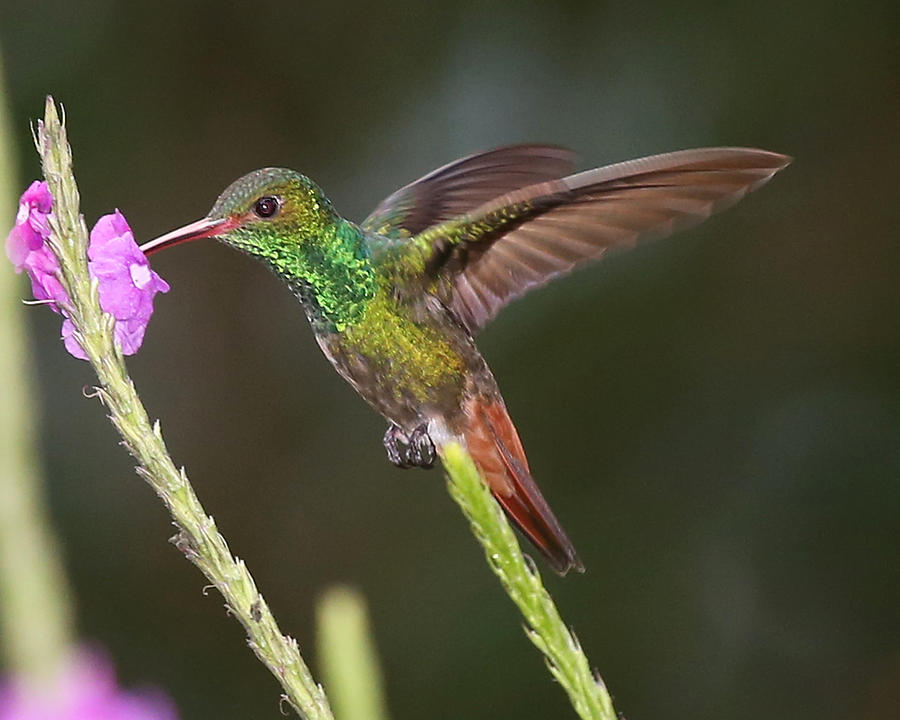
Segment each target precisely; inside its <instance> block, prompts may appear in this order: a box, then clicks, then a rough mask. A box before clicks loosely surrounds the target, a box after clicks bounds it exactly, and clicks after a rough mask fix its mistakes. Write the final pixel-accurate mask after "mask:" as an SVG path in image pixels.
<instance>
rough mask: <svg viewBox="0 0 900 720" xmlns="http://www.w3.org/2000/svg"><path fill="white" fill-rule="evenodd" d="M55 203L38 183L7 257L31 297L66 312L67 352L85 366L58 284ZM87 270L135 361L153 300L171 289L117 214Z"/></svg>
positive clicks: (95, 238) (23, 205) (22, 209)
mask: <svg viewBox="0 0 900 720" xmlns="http://www.w3.org/2000/svg"><path fill="white" fill-rule="evenodd" d="M52 205H53V198H52V197H51V196H50V191H49V189H48V188H47V183H45V182H41V181H37V180H35V181H34V182H33V183H32V184H31V186H30V187H29V188H28V189H27V190H26V191H25V193H24V194H23V195H22V198H21V200H20V201H19V212H18V214H17V215H16V224H15V226H14V227H13V229H12V230H10V232H9V235H8V236H7V238H6V254H7V256H8V257H9V259H10V261H12V263H13V265H15V268H16V272H22V271H23V270H24V271H25V272H26V273H27V274H28V277H29V278H31V291H32V292H33V293H34V297H35V298H36V299H37V300H44V301H47V304H48V305H49V306H50V307H51V308H52V309H53V310H54V311H55V312H61V313H62V314H63V315H64V316H66V319H65V320H64V321H63V326H62V337H63V340H64V342H65V346H66V350H68V351H69V352H70V353H71V354H72V355H74V356H75V357H77V358H81V359H82V360H86V359H87V355H85V352H84V349H83V348H82V347H81V345H80V344H79V342H78V340H77V339H76V338H75V335H74V333H75V327H74V325H73V324H72V321H71V320H70V319H69V318H68V315H67V313H66V307H67V306H68V305H69V297H68V295H67V294H66V291H65V288H63V286H62V284H61V283H60V281H59V261H58V260H57V259H56V256H55V255H54V254H53V253H52V252H51V250H50V248H49V247H48V245H47V242H46V240H47V238H49V237H50V222H49V218H50V217H51V215H52ZM88 269H89V271H90V273H91V277H93V278H96V279H97V284H98V293H99V296H100V307H101V308H103V311H104V312H106V313H109V314H110V315H112V316H113V317H114V318H115V319H116V325H115V339H116V344H117V345H118V346H119V347H120V348H121V350H122V352H123V353H124V354H125V355H133V354H134V353H136V352H137V351H138V349H139V348H140V347H141V343H142V342H143V341H144V331H145V330H146V329H147V324H148V323H149V322H150V317H151V315H153V297H154V296H155V295H156V293H158V292H168V291H169V285H168V283H166V281H165V280H163V279H162V278H161V277H160V276H159V275H157V274H156V273H155V272H153V270H151V269H150V263H149V262H148V261H147V258H146V256H145V255H144V253H142V252H141V250H140V248H139V247H138V246H137V243H135V241H134V235H133V234H132V232H131V228H130V227H128V222H127V221H126V220H125V216H124V215H122V213H120V212H119V211H118V210H116V211H115V212H114V213H113V214H111V215H104V216H103V217H101V218H100V219H99V220H98V221H97V224H96V225H94V228H93V230H91V237H90V244H89V246H88Z"/></svg>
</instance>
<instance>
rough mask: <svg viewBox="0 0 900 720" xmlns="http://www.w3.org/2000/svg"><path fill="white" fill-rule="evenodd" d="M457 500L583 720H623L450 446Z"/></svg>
mask: <svg viewBox="0 0 900 720" xmlns="http://www.w3.org/2000/svg"><path fill="white" fill-rule="evenodd" d="M443 460H444V467H445V469H446V471H447V478H448V482H447V484H448V487H449V490H450V494H451V495H452V496H453V499H454V500H455V501H456V503H457V504H458V505H459V507H460V508H461V509H462V511H463V513H464V514H465V516H466V518H467V519H468V520H469V523H470V524H471V526H472V532H473V533H474V534H475V537H476V538H477V539H478V541H479V542H480V543H481V545H482V547H483V548H484V552H485V555H486V556H487V561H488V564H489V565H490V567H491V570H493V571H494V574H495V575H496V576H497V577H498V578H499V579H500V583H501V584H502V585H503V589H504V590H506V592H507V594H508V595H509V597H510V598H511V599H512V601H513V602H514V603H515V604H516V607H518V608H519V611H520V612H521V613H522V617H523V618H525V623H526V627H525V634H526V635H527V636H528V639H529V640H531V642H532V643H534V645H535V646H536V647H537V648H538V650H540V651H541V652H542V653H543V654H544V657H545V658H546V661H547V668H548V669H549V670H550V674H551V675H553V677H554V678H556V680H557V681H558V682H559V684H560V685H562V687H563V690H565V691H566V694H567V695H568V696H569V700H570V702H571V703H572V707H574V708H575V712H576V713H578V716H579V717H580V718H582V720H617V717H616V712H615V710H614V709H613V704H612V699H611V698H610V696H609V693H608V692H607V691H606V686H605V685H604V684H603V681H602V680H601V679H600V677H599V676H598V675H596V674H595V673H594V672H593V671H592V670H591V667H590V664H589V663H588V659H587V657H586V656H585V654H584V651H583V650H582V649H581V645H580V644H579V642H578V640H577V638H576V637H575V635H574V634H573V633H572V631H571V630H570V629H569V628H568V627H567V626H566V624H565V623H564V622H563V619H562V617H561V616H560V614H559V610H557V608H556V604H555V603H554V602H553V598H552V597H550V594H549V593H548V592H547V590H546V589H545V588H544V585H543V583H542V582H541V576H540V575H539V574H538V571H537V568H536V567H535V566H534V564H533V563H531V562H529V561H528V560H527V559H526V558H525V556H524V555H523V554H522V550H521V548H520V547H519V543H518V541H517V540H516V536H515V534H514V533H513V530H512V528H511V527H510V525H509V522H508V521H507V519H506V516H505V515H504V514H503V511H502V510H501V509H500V506H499V505H498V504H497V501H496V500H494V498H493V497H492V495H491V493H490V490H489V489H488V488H487V486H486V485H485V483H484V481H483V479H482V478H481V476H480V475H479V473H478V470H477V469H476V467H475V464H474V463H473V462H472V458H471V457H470V456H469V454H468V453H467V452H466V451H465V450H464V449H463V448H462V447H460V446H459V445H451V446H448V447H447V448H445V450H444V457H443Z"/></svg>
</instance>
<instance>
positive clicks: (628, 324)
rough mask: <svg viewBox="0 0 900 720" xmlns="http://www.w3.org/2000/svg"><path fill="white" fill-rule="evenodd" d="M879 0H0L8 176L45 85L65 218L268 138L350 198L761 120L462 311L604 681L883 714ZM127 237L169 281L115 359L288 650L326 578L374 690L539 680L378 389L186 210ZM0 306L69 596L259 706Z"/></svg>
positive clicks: (416, 714)
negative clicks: (641, 228) (501, 295)
mask: <svg viewBox="0 0 900 720" xmlns="http://www.w3.org/2000/svg"><path fill="white" fill-rule="evenodd" d="M898 7H900V6H898V4H897V3H896V2H894V1H893V0H885V1H884V2H880V3H879V2H871V3H869V2H858V3H852V4H851V3H845V2H829V1H823V0H819V1H817V2H811V1H809V0H800V1H799V2H794V3H783V2H766V1H763V2H755V3H747V2H726V3H720V2H711V1H709V0H707V1H703V2H688V3H671V4H658V5H656V6H655V7H654V8H652V9H651V7H649V6H648V5H645V4H643V3H632V2H584V3H579V2H554V3H542V2H512V1H509V2H501V3H492V4H490V5H488V4H486V3H476V2H460V1H459V0H454V1H453V2H432V3H425V4H423V3H391V4H372V3H364V2H350V3H315V4H313V3H302V2H294V3H284V2H253V3H250V2H247V3H240V2H237V3H218V4H213V3H186V2H181V1H177V0H163V1H160V2H155V3H130V2H114V1H113V0H107V1H83V2H78V3H73V2H68V1H63V0H55V1H48V2H42V3H38V4H22V3H13V2H11V0H2V4H0V51H2V54H3V61H4V63H5V67H6V73H7V86H8V91H9V97H8V98H6V100H7V102H8V104H9V105H10V107H11V110H12V118H13V123H14V125H13V127H14V129H15V130H16V131H17V132H18V135H17V140H18V143H19V145H18V166H19V167H20V168H21V178H22V185H23V187H24V186H25V183H26V181H30V179H32V178H34V177H37V176H38V174H39V166H38V162H37V158H36V156H35V155H34V153H33V151H32V148H31V146H30V143H31V138H30V135H29V131H28V122H29V120H30V119H32V118H35V117H37V116H39V114H40V113H41V112H42V108H43V99H44V95H45V94H46V93H48V92H50V93H53V94H54V95H55V96H56V98H57V99H59V100H60V101H62V102H63V103H64V104H65V107H66V110H67V114H68V119H69V133H70V138H71V140H72V143H73V145H74V151H75V158H76V170H77V174H78V180H79V182H80V187H81V191H82V196H83V208H84V211H85V213H86V216H87V217H88V219H89V221H92V220H93V219H95V218H96V217H97V216H98V215H100V214H102V213H106V212H109V211H111V210H112V209H113V208H114V207H119V208H121V209H122V210H123V211H124V212H125V213H126V214H127V215H128V218H129V220H130V221H131V223H132V226H133V227H134V229H135V233H136V235H137V237H138V239H139V240H146V239H149V238H150V237H152V236H153V235H155V234H158V233H160V232H163V231H166V230H169V229H171V228H173V227H175V226H177V225H180V224H182V223H184V222H187V221H190V220H193V219H196V218H197V217H200V216H201V215H203V214H204V213H205V212H206V210H207V209H208V208H209V206H210V205H211V204H212V202H213V200H214V199H215V197H216V195H217V194H218V193H219V192H220V190H221V189H222V188H224V187H225V185H226V184H228V183H229V182H230V181H231V180H233V179H234V178H235V177H237V176H239V175H241V174H242V173H244V172H246V171H248V170H251V169H254V168H257V167H260V166H264V165H270V164H277V165H285V166H288V167H293V168H297V169H300V170H302V171H304V172H306V173H307V174H309V175H310V176H312V177H313V178H315V179H316V180H317V181H319V182H320V184H321V185H322V186H323V187H324V188H325V189H326V191H327V192H328V193H329V194H330V196H331V197H332V199H333V200H334V202H335V204H336V205H337V207H338V208H339V209H340V210H341V211H342V212H343V213H344V214H346V215H347V216H349V217H351V218H355V219H361V218H362V217H363V216H365V215H366V214H367V213H368V211H369V210H370V209H371V208H372V207H373V206H374V205H375V204H376V203H377V202H378V200H380V199H381V198H382V197H384V196H385V195H387V194H388V193H390V192H391V191H392V190H394V189H395V188H396V187H398V186H399V185H401V184H403V183H405V182H408V181H409V180H412V179H413V178H415V177H417V176H419V175H421V174H423V173H424V172H426V171H428V170H430V169H432V168H433V167H436V166H437V165H440V164H443V163H445V162H447V161H449V160H452V159H454V158H456V157H458V156H460V155H464V154H468V153H470V152H473V151H475V150H479V149H486V148H489V147H492V146H495V145H500V144H507V143H513V142H520V141H547V142H554V143H559V144H564V145H568V146H571V147H573V148H575V149H576V150H578V151H579V152H580V153H581V156H582V157H583V165H582V167H584V168H586V167H593V166H596V165H600V164H604V163H609V162H614V161H619V160H625V159H629V158H631V157H637V156H640V155H647V154H651V153H657V152H664V151H668V150H674V149H680V148H687V147H695V146H703V145H728V144H735V145H750V146H758V147H763V148H767V149H771V150H776V151H781V152H785V153H788V154H790V155H793V156H794V158H795V162H794V165H792V166H791V167H790V168H789V169H788V170H787V171H785V172H784V173H782V174H781V175H779V176H778V177H776V178H775V179H774V180H773V181H772V183H771V184H769V185H768V186H766V187H765V188H764V189H762V190H761V191H759V192H758V193H755V194H753V195H752V196H750V197H749V198H748V199H746V200H745V201H743V202H742V203H741V204H740V205H739V206H737V207H736V208H734V209H732V210H729V211H728V212H727V213H725V214H723V215H720V216H717V217H716V218H714V219H713V220H712V221H710V222H708V223H706V224H704V225H703V226H702V227H700V228H698V229H695V230H692V231H690V232H687V233H684V234H682V235H680V236H677V237H676V238H672V239H669V240H665V241H662V242H659V243H656V244H650V245H646V246H643V247H641V248H639V249H637V250H636V251H634V252H630V253H626V254H620V255H617V256H615V257H613V258H610V259H609V260H608V261H606V262H604V263H601V264H600V265H597V266H595V267H592V268H590V269H588V270H585V271H582V272H580V273H578V274H576V275H575V276H574V277H572V278H570V279H568V280H567V281H565V282H561V283H558V284H556V285H553V286H552V287H550V288H549V289H546V290H544V291H541V292H538V293H535V294H534V295H532V296H530V297H528V298H527V299H526V300H524V301H522V302H519V303H518V304H515V305H514V306H512V307H510V308H509V309H508V310H506V311H504V312H503V313H502V314H501V316H500V317H499V318H498V319H497V320H496V322H494V323H493V324H492V325H491V326H490V327H489V328H488V329H487V330H486V331H485V332H484V333H483V335H482V336H481V338H480V344H481V347H482V350H483V351H484V353H485V355H486V356H487V358H488V361H489V362H490V363H491V365H492V367H493V369H494V372H495V374H496V376H497V378H498V380H499V382H500V385H501V388H502V389H503V391H504V394H505V396H506V400H507V404H508V406H509V408H510V411H511V413H512V416H513V417H514V419H515V420H516V422H517V424H518V427H519V430H520V432H521V434H522V437H523V440H524V442H525V446H526V448H527V449H528V452H529V457H530V459H531V463H532V468H533V470H534V472H535V475H536V477H537V478H538V480H539V482H540V483H541V485H542V487H543V488H544V490H545V492H546V494H547V496H548V498H549V499H550V501H551V504H552V505H553V506H554V508H555V510H556V512H557V514H558V515H559V517H560V518H561V519H562V521H563V524H564V525H565V526H566V527H567V529H568V530H569V534H570V535H571V536H572V538H573V540H574V541H575V544H576V545H577V547H578V549H579V551H580V553H581V555H582V557H583V559H584V561H585V564H586V565H587V567H588V572H587V574H586V575H584V576H574V577H568V578H566V579H565V580H560V579H558V578H556V577H554V576H552V574H551V575H550V576H549V577H548V580H547V582H548V584H549V586H550V588H551V590H552V592H553V594H554V596H555V597H556V599H557V600H558V602H559V604H560V606H561V609H562V611H563V614H564V616H565V617H566V619H567V621H569V622H570V623H572V625H573V626H574V627H575V628H576V630H577V632H578V635H579V637H580V639H581V641H582V643H583V645H584V646H585V648H586V649H587V651H588V654H589V657H590V658H591V661H592V662H593V663H594V664H595V665H596V666H597V667H598V669H599V670H600V672H601V673H602V675H603V677H604V679H605V681H606V683H607V685H608V686H609V688H610V689H611V691H612V693H613V694H614V697H615V700H616V705H617V708H618V709H619V710H620V711H621V712H623V713H625V715H627V716H628V717H629V718H630V719H636V718H667V719H668V720H672V719H673V718H692V720H696V719H698V718H735V719H737V720H740V719H743V718H757V717H760V716H764V717H766V718H769V719H770V720H775V719H780V718H816V719H817V720H830V719H831V718H860V719H861V720H875V719H876V718H877V719H879V720H880V719H882V718H884V719H886V718H896V717H898V716H900V612H898V610H900V561H898V550H897V538H898V534H897V519H898V517H900V442H898V438H900V373H898V367H900V328H898V316H900V312H898V309H900V286H898V270H900V249H898V237H897V228H898V225H900V200H898V183H897V168H898V166H900V132H898V130H900V81H898V78H900V42H898V36H900V10H898ZM3 232H4V233H5V229H4V231H3ZM154 267H155V269H156V270H158V271H159V272H160V273H161V274H162V275H163V276H164V277H165V278H166V279H167V280H168V281H169V282H170V283H171V285H172V291H171V293H170V294H169V295H166V296H160V298H159V299H158V301H157V311H156V316H155V318H154V321H153V323H152V324H151V326H150V329H149V333H148V339H147V342H146V345H145V347H144V349H143V350H142V351H141V353H140V354H139V355H138V356H136V357H135V358H134V359H132V360H131V361H130V362H129V365H130V367H131V370H132V372H133V376H134V377H135V379H136V382H137V384H138V387H139V390H140V391H141V394H142V396H143V398H144V400H145V402H146V403H147V405H148V408H149V409H150V412H151V414H152V415H155V416H159V417H160V418H161V419H162V421H163V430H164V432H165V433H166V437H167V440H168V444H169V447H170V449H171V451H172V452H173V454H174V456H175V459H176V461H177V462H183V463H184V464H185V465H186V466H187V468H188V471H189V473H190V476H191V478H192V480H193V482H194V485H195V486H196V488H197V490H198V493H199V494H200V496H201V498H202V499H203V500H204V502H205V504H206V506H207V508H208V509H209V511H210V512H212V513H213V514H214V515H215V517H216V520H217V521H218V524H219V526H220V528H221V529H222V531H223V532H224V534H225V535H226V536H227V538H228V539H229V542H230V543H231V547H232V549H233V551H234V552H235V553H237V554H238V555H239V556H241V557H242V558H245V559H246V561H247V563H248V565H249V566H250V568H251V569H252V571H253V572H254V573H255V576H256V579H257V580H258V582H259V585H260V587H261V589H262V590H263V592H264V594H265V596H266V598H267V599H268V601H269V603H270V604H271V606H272V608H273V610H274V612H275V614H276V616H277V617H278V618H279V620H280V621H281V623H282V625H283V627H284V628H285V629H286V630H288V631H290V632H291V633H292V634H295V635H296V636H297V637H298V639H299V640H300V643H301V646H302V647H304V648H305V650H306V652H307V655H311V653H312V648H313V645H314V630H313V604H314V601H315V598H316V597H317V595H318V594H319V593H320V592H321V591H322V590H323V589H324V588H325V587H327V586H328V585H329V584H331V583H334V582H337V581H341V582H349V583H352V584H354V585H356V586H358V587H359V588H360V589H361V590H362V591H363V592H364V593H365V594H366V596H367V597H368V600H369V602H370V606H371V613H372V616H373V622H374V625H375V631H376V639H377V643H378V646H379V649H380V654H381V657H382V659H383V663H384V669H385V672H386V675H387V681H388V694H389V700H390V705H391V708H392V711H393V715H394V717H395V718H397V719H401V718H420V717H421V718H431V719H433V720H438V719H441V718H448V719H449V718H462V717H464V718H468V719H469V720H477V719H479V718H483V719H488V718H490V719H491V720H500V719H504V718H541V717H573V714H572V712H571V710H570V709H569V708H568V707H567V703H566V700H565V697H564V695H563V694H562V692H560V690H559V689H558V688H556V687H554V685H553V683H552V682H551V681H550V680H549V678H548V675H547V673H546V671H545V669H544V668H543V667H542V663H541V661H540V658H539V656H538V655H537V653H536V652H535V651H534V650H533V649H532V648H531V647H530V646H529V645H528V643H527V641H526V640H525V639H524V637H523V635H522V632H521V628H520V620H519V617H518V615H517V614H516V612H515V611H514V609H513V607H512V606H511V604H510V602H509V600H508V599H507V598H506V596H505V595H504V594H503V593H502V592H501V590H500V589H499V587H498V585H497V583H496V582H495V580H494V578H493V577H492V576H491V575H490V573H489V571H488V569H487V567H486V565H485V563H484V561H483V559H482V557H481V554H480V551H479V549H478V548H477V546H476V545H475V543H474V541H473V539H472V538H471V536H470V535H469V532H468V530H467V528H466V525H465V523H464V521H463V520H462V518H461V517H460V515H459V513H458V511H457V509H456V508H455V506H454V505H453V504H452V503H451V502H450V500H449V498H448V497H447V495H446V492H445V489H444V486H443V482H442V476H441V473H440V471H432V472H429V473H425V472H421V471H408V472H401V471H399V470H395V469H394V468H393V467H392V466H390V465H389V464H388V463H387V461H386V459H385V457H384V451H383V449H382V447H381V434H382V432H383V430H384V427H385V425H384V422H383V421H382V420H381V419H380V418H379V417H377V416H376V415H375V414H374V413H373V412H372V411H371V410H369V409H368V407H366V406H365V405H364V404H363V403H362V401H360V400H359V399H358V398H356V397H355V395H354V393H353V392H352V390H351V389H350V388H349V387H348V386H346V385H345V384H344V383H343V381H342V380H340V378H339V377H338V376H337V375H336V374H335V373H334V372H333V371H332V369H331V368H330V366H329V365H328V364H327V362H326V361H325V359H324V358H323V357H322V356H321V354H320V352H319V350H318V348H317V347H316V345H315V343H314V342H313V341H312V337H311V333H310V331H309V329H308V327H307V324H306V320H305V319H304V317H303V314H302V312H301V311H300V308H299V307H298V306H297V304H296V302H295V301H294V299H293V298H292V297H291V295H290V293H289V292H287V291H286V290H285V289H284V288H283V287H282V286H281V285H280V284H279V283H278V282H277V281H276V280H274V279H273V278H272V277H271V276H270V275H269V274H267V272H266V271H265V270H264V269H262V268H261V267H260V266H257V265H256V264H254V263H253V262H251V261H250V260H248V259H246V258H244V257H242V256H239V255H238V254H236V253H233V252H230V251H228V250H226V249H225V248H223V247H221V246H219V245H216V244H215V243H213V242H205V243H196V244H194V245H191V246H185V247H182V248H178V249H176V250H172V251H170V252H167V253H164V254H162V255H161V256H159V257H157V258H155V259H154ZM2 271H3V272H8V271H9V267H8V266H7V267H4V268H3V269H2ZM29 323H30V329H31V330H32V331H33V333H32V343H33V351H34V373H35V376H36V378H37V381H38V383H39V385H38V387H39V393H40V396H39V403H40V413H41V416H42V423H41V437H40V440H39V441H40V444H41V448H42V453H43V459H44V470H45V474H46V479H47V483H48V490H49V501H50V503H51V508H52V512H53V516H54V520H55V522H56V524H57V527H58V531H59V534H60V535H61V537H62V539H63V541H64V550H65V560H66V564H67V567H68V569H69V571H70V573H71V580H72V583H73V585H74V588H75V591H76V596H77V603H78V620H79V628H80V630H81V632H82V633H83V635H84V636H86V637H88V638H93V639H94V640H96V641H97V642H99V643H101V644H103V645H105V646H107V647H109V648H110V649H111V651H112V654H113V655H114V656H115V658H116V660H117V663H118V665H119V670H120V674H121V676H122V677H123V679H124V680H125V681H126V682H128V683H133V682H150V683H155V684H158V685H161V686H162V687H164V688H166V689H167V690H168V691H169V692H170V693H171V694H172V695H173V696H174V698H175V700H176V701H177V703H178V706H179V707H180V709H181V712H182V714H183V717H184V718H186V719H188V720H192V719H199V718H211V717H214V718H221V719H222V720H229V719H231V718H264V717H265V718H279V717H280V714H279V708H278V702H277V697H278V688H277V686H276V684H275V683H274V682H273V680H272V679H271V678H270V677H269V676H268V674H267V673H266V671H265V670H264V669H263V668H262V666H260V665H259V664H258V663H257V662H256V661H255V660H254V658H253V656H252V654H251V653H250V652H248V651H247V649H246V647H245V646H244V640H243V636H242V632H241V630H240V628H239V627H238V626H237V624H236V623H234V622H233V621H232V620H229V619H227V618H226V617H225V614H224V612H223V610H222V604H221V600H220V599H219V598H218V597H217V596H215V595H214V594H210V595H209V596H204V595H203V594H202V593H201V592H200V588H201V586H202V584H203V580H202V577H201V576H200V574H199V573H198V572H197V571H196V570H195V569H194V568H193V567H191V566H190V565H189V564H188V563H186V562H185V561H184V560H183V559H182V558H181V557H179V554H178V552H177V551H176V550H175V549H174V548H172V547H171V546H170V545H169V544H168V543H166V538H167V537H168V536H169V535H170V534H171V533H172V528H171V526H170V525H169V522H168V518H167V516H166V514H165V512H164V510H163V509H162V507H161V505H160V503H159V502H158V501H157V500H156V499H155V498H154V497H153V496H152V493H151V491H150V490H149V488H148V487H147V486H146V485H144V484H143V483H142V482H140V481H139V480H138V479H137V478H136V477H135V476H134V475H133V473H132V470H131V466H132V462H131V461H130V459H129V458H128V456H127V455H126V454H125V453H124V451H122V450H121V448H119V447H117V445H116V440H117V438H116V436H115V434H114V432H113V430H112V428H111V427H110V426H109V425H108V423H107V421H106V419H105V417H104V413H103V412H102V410H101V408H100V407H99V406H98V405H97V404H96V403H95V402H90V401H87V400H85V399H84V398H83V397H82V394H81V389H82V386H84V385H85V384H88V383H91V382H92V375H91V373H90V371H89V368H88V366H87V365H86V364H84V363H80V362H76V361H74V360H73V359H72V358H70V357H69V356H68V355H66V354H65V353H64V351H63V349H62V347H61V344H60V343H59V341H58V340H57V338H58V336H59V318H58V317H57V316H55V315H52V314H51V313H49V312H45V311H43V310H40V309H35V310H34V311H33V312H31V313H29ZM6 382H14V379H9V378H7V380H6Z"/></svg>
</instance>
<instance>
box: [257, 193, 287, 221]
mask: <svg viewBox="0 0 900 720" xmlns="http://www.w3.org/2000/svg"><path fill="white" fill-rule="evenodd" d="M280 207H281V202H280V201H279V200H278V198H274V197H271V196H269V195H267V196H266V197H261V198H260V199H259V200H257V201H256V204H255V205H254V206H253V212H255V213H256V214H257V215H258V216H259V217H261V218H270V217H272V216H273V215H274V214H275V213H277V212H278V209H279V208H280Z"/></svg>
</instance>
